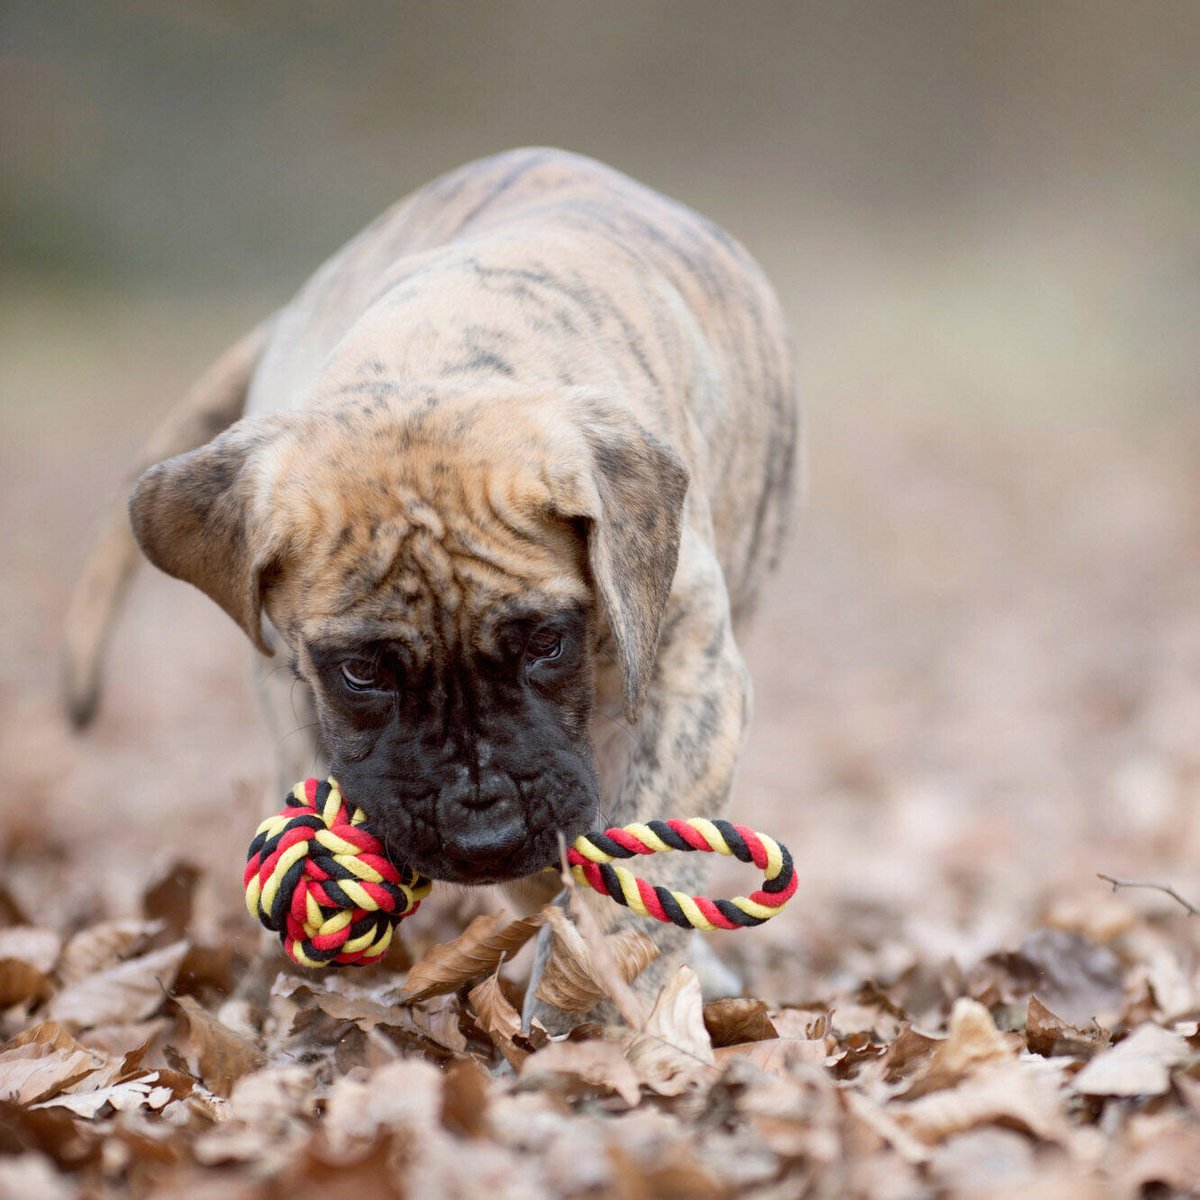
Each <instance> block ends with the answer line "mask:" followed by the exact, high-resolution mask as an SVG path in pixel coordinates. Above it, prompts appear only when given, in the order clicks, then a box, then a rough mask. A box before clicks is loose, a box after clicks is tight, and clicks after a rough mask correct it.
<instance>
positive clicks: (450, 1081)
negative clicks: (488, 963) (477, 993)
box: [441, 984, 489, 1138]
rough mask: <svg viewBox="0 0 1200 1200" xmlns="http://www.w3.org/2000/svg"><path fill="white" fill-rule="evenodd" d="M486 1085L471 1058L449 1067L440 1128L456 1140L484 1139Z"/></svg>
mask: <svg viewBox="0 0 1200 1200" xmlns="http://www.w3.org/2000/svg"><path fill="white" fill-rule="evenodd" d="M480 986H481V987H482V986H483V985H482V984H481V985H480ZM488 1083H489V1080H488V1074H487V1072H486V1071H485V1070H484V1069H483V1067H481V1066H480V1065H479V1063H477V1062H476V1061H475V1060H474V1059H473V1058H464V1059H463V1060H462V1061H461V1062H456V1063H455V1064H454V1065H453V1066H452V1067H450V1069H449V1070H448V1071H447V1072H446V1077H445V1079H444V1081H443V1083H442V1107H441V1117H442V1127H443V1128H444V1129H446V1130H447V1131H448V1132H450V1133H452V1134H454V1135H455V1136H456V1137H468V1138H479V1137H484V1136H486V1134H487V1132H488Z"/></svg>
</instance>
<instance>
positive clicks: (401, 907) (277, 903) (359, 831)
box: [242, 779, 432, 967]
mask: <svg viewBox="0 0 1200 1200" xmlns="http://www.w3.org/2000/svg"><path fill="white" fill-rule="evenodd" d="M366 819H367V817H366V814H365V813H364V812H363V810H362V809H361V808H355V809H351V808H350V806H349V805H348V804H347V803H346V801H345V800H344V799H343V797H342V793H341V789H340V788H339V787H338V785H337V782H336V780H333V779H330V780H327V781H325V782H322V781H321V780H318V779H306V780H305V781H304V782H303V783H298V784H296V786H295V787H294V788H292V790H291V792H290V793H289V794H288V798H287V807H286V808H285V809H284V810H283V812H281V813H276V815H275V816H273V817H268V818H267V819H266V820H265V821H264V822H263V823H262V824H261V825H260V826H259V827H258V831H257V833H256V834H255V835H254V841H252V842H251V843H250V852H249V855H248V856H247V859H246V870H245V872H244V874H243V875H242V886H243V887H244V888H245V889H246V907H247V908H248V909H249V910H250V915H251V916H252V917H257V918H258V919H259V920H260V921H261V922H262V923H263V924H264V925H265V926H266V927H267V928H268V929H270V930H272V931H273V932H276V933H278V934H279V940H280V941H281V942H282V943H283V949H284V951H285V952H286V954H287V956H288V958H290V959H291V960H292V962H294V963H299V964H300V966H302V967H323V966H326V965H328V964H329V963H334V964H337V965H340V966H344V965H349V964H351V963H361V964H366V963H373V962H375V961H377V960H378V959H379V957H380V956H381V955H382V954H383V952H384V951H385V950H386V949H387V948H388V944H389V943H390V942H391V940H392V930H393V929H394V928H395V926H396V924H397V923H398V922H399V921H401V920H402V919H403V918H404V917H408V916H411V915H412V914H413V913H415V912H416V911H417V909H418V908H420V907H421V901H422V900H424V899H425V897H426V896H428V895H429V889H430V887H431V886H432V884H431V883H430V881H429V880H428V879H426V878H424V876H422V875H418V874H417V873H416V871H414V870H413V869H412V868H411V867H397V866H396V865H395V864H394V863H392V862H391V861H389V859H388V857H387V854H386V851H385V850H384V848H383V844H382V843H381V842H380V841H379V839H378V838H376V837H375V836H374V835H373V834H371V833H369V832H368V831H367V830H366V829H365V828H364V826H363V822H365V821H366Z"/></svg>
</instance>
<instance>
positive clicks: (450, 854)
mask: <svg viewBox="0 0 1200 1200" xmlns="http://www.w3.org/2000/svg"><path fill="white" fill-rule="evenodd" d="M525 837H526V832H525V826H524V824H523V823H522V822H520V821H505V822H503V823H501V824H499V825H495V824H492V823H491V822H488V823H487V824H485V823H483V822H482V821H480V822H477V823H476V824H475V825H474V826H471V825H468V826H467V827H466V828H463V829H460V830H457V831H456V832H455V834H454V836H453V837H451V838H447V839H446V857H447V858H448V859H449V860H450V861H451V862H453V863H456V864H460V865H463V866H466V867H481V866H495V865H496V864H498V863H500V862H502V861H503V860H504V859H506V858H507V857H508V856H509V855H510V854H512V853H514V852H515V851H516V850H519V849H520V847H521V845H522V844H523V843H524V841H525Z"/></svg>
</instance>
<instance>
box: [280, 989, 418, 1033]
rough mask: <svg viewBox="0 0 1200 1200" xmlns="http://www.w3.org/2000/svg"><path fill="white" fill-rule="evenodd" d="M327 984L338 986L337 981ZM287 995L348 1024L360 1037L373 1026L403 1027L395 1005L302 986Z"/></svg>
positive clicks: (330, 990) (369, 997)
mask: <svg viewBox="0 0 1200 1200" xmlns="http://www.w3.org/2000/svg"><path fill="white" fill-rule="evenodd" d="M327 982H328V983H338V982H341V981H340V979H338V978H337V977H335V978H334V980H332V981H327ZM290 994H291V995H292V996H293V997H295V998H296V999H297V1000H305V999H308V1000H310V1001H311V1003H313V1004H315V1005H316V1006H317V1007H318V1008H319V1009H320V1010H321V1011H322V1012H323V1013H326V1014H327V1015H329V1016H331V1017H333V1018H334V1019H335V1020H338V1021H351V1022H353V1024H355V1025H357V1026H358V1027H359V1029H361V1030H362V1031H363V1032H364V1033H370V1032H371V1030H372V1029H374V1028H375V1027H376V1026H377V1025H402V1024H405V1016H404V1011H403V1009H402V1008H401V1006H400V1005H398V1004H386V1003H382V1002H381V1001H379V1000H376V999H374V998H373V997H371V996H366V995H363V994H361V993H359V992H357V991H348V990H345V989H344V988H335V987H329V986H327V987H325V988H319V987H308V986H306V985H304V984H301V985H300V986H298V987H296V988H294V989H292V991H291V992H290Z"/></svg>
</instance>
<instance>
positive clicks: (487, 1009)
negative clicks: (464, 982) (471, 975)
mask: <svg viewBox="0 0 1200 1200" xmlns="http://www.w3.org/2000/svg"><path fill="white" fill-rule="evenodd" d="M467 999H468V1001H469V1002H470V1005H471V1011H472V1012H473V1013H474V1014H475V1019H476V1021H477V1022H478V1024H479V1027H480V1029H482V1030H483V1032H484V1033H486V1034H487V1035H488V1037H489V1038H491V1039H492V1045H493V1046H495V1047H496V1049H497V1050H499V1051H500V1053H501V1054H502V1055H504V1059H505V1061H506V1062H507V1063H509V1065H510V1066H513V1067H515V1068H517V1069H518V1070H519V1069H520V1066H521V1064H522V1063H523V1062H524V1061H525V1059H526V1058H527V1057H528V1056H529V1054H530V1053H531V1051H532V1050H533V1045H532V1043H531V1042H530V1041H529V1039H528V1038H527V1037H525V1036H524V1035H523V1034H522V1033H521V1014H520V1013H518V1012H517V1010H516V1009H515V1008H514V1007H513V1006H512V1005H511V1004H510V1003H509V1002H508V998H507V997H506V996H505V995H504V993H503V991H501V989H500V976H499V975H498V974H496V975H491V976H489V977H488V978H487V979H485V980H484V981H483V982H482V983H477V984H476V985H475V986H474V987H473V988H472V989H471V991H470V994H469V995H468V997H467Z"/></svg>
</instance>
